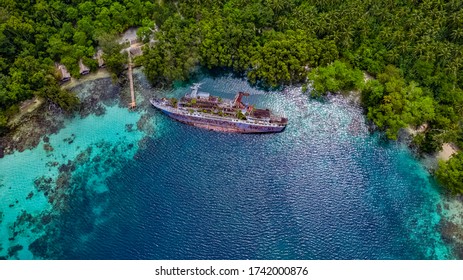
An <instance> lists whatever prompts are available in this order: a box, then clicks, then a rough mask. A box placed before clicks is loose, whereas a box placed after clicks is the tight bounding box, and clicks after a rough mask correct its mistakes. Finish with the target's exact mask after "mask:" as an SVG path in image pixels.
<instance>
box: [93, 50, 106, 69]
mask: <svg viewBox="0 0 463 280" xmlns="http://www.w3.org/2000/svg"><path fill="white" fill-rule="evenodd" d="M93 58H95V59H96V60H97V61H98V67H100V68H104V67H106V63H105V62H104V60H103V50H102V49H99V50H98V51H97V52H96V54H95V56H94V57H93Z"/></svg>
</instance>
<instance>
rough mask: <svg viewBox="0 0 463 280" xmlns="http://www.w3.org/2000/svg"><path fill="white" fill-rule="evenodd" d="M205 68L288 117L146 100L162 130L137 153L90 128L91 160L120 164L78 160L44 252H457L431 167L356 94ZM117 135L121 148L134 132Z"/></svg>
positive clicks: (356, 255)
mask: <svg viewBox="0 0 463 280" xmlns="http://www.w3.org/2000/svg"><path fill="white" fill-rule="evenodd" d="M202 81H203V82H205V84H204V90H206V91H209V92H211V93H213V94H217V95H221V96H223V97H228V98H231V97H233V93H234V91H235V90H237V89H244V90H248V91H250V92H251V94H252V96H251V97H250V99H249V100H250V102H251V103H253V104H257V105H259V106H269V107H271V108H273V109H274V110H276V111H279V112H284V113H285V114H286V115H287V116H288V118H289V121H290V124H289V125H288V127H287V129H286V130H285V131H284V132H283V133H279V134H269V135H240V134H225V133H217V132H211V131H206V130H202V129H198V128H194V127H190V126H187V125H184V124H180V123H178V122H175V121H173V120H171V119H169V118H167V117H165V116H164V115H162V114H161V113H159V112H157V111H156V110H155V109H149V110H148V111H147V113H148V114H149V115H150V116H151V118H152V122H153V125H154V127H155V130H156V132H155V133H154V134H153V135H150V136H152V137H151V138H149V139H148V140H147V142H146V147H145V148H143V149H140V150H138V151H137V152H136V154H135V157H134V158H132V157H120V154H122V152H118V151H112V152H108V149H106V150H104V149H102V150H101V151H100V150H97V149H96V146H95V144H93V143H92V142H91V141H88V144H89V146H92V147H93V149H94V150H93V151H92V152H91V156H90V159H92V158H93V159H94V158H95V157H96V156H99V158H100V157H101V158H103V159H102V160H101V161H100V162H103V161H104V160H107V161H105V163H106V164H105V165H109V166H110V168H111V169H112V170H113V173H111V174H109V175H107V176H101V175H99V174H100V173H99V171H98V170H99V168H102V167H101V166H99V167H95V164H96V163H94V161H92V160H89V161H87V162H86V163H85V164H82V165H81V166H80V167H79V168H77V170H76V171H73V180H74V181H73V182H74V183H73V184H74V190H73V192H72V196H71V197H70V199H69V201H68V202H67V203H68V207H67V208H66V210H63V211H61V212H59V214H58V215H57V216H56V219H55V221H54V222H53V223H52V225H53V229H54V231H53V232H52V233H50V232H49V233H47V234H46V235H45V236H46V238H45V239H46V240H49V241H50V242H44V244H47V245H46V246H45V245H44V246H43V247H40V250H39V252H41V254H42V257H43V255H44V256H46V257H48V258H61V259H443V258H451V257H452V256H451V255H450V253H449V250H448V248H447V246H446V245H445V244H444V243H443V241H442V239H441V236H440V233H439V231H438V223H439V219H440V217H439V214H438V213H437V210H436V205H437V204H438V203H439V200H440V194H439V192H438V188H437V186H436V185H435V184H434V182H433V180H432V178H431V177H430V176H429V174H428V173H427V172H426V171H425V169H424V168H423V167H422V166H421V164H420V163H419V162H418V161H417V160H416V159H414V157H413V156H412V155H411V153H410V152H409V151H408V150H407V148H406V147H404V146H403V145H400V144H398V143H395V142H388V141H385V140H383V139H382V137H380V135H379V134H373V135H370V134H369V133H368V132H367V129H366V126H365V124H364V119H363V116H362V112H361V110H360V109H359V108H358V107H356V106H354V105H351V104H350V103H349V102H347V101H346V100H345V99H343V98H342V97H332V98H329V99H327V100H325V101H322V102H321V101H315V100H311V99H309V98H308V97H307V96H305V95H303V94H301V93H300V89H298V88H288V89H285V90H283V91H282V92H264V91H261V90H257V89H255V88H250V87H249V86H248V85H247V83H246V82H245V81H243V80H239V79H233V78H230V77H222V78H218V79H216V80H212V79H210V78H205V79H203V80H202ZM186 90H187V89H186V88H184V87H179V88H176V89H175V90H174V91H170V92H163V93H160V92H157V93H156V94H164V95H166V96H180V95H181V94H183V93H184V92H185V91H186ZM116 113H117V112H116ZM108 114H109V115H108ZM110 114H111V112H107V113H106V116H104V117H103V118H110V117H111V115H110ZM76 131H77V132H79V130H78V129H77V130H76ZM78 138H79V135H78V134H77V137H76V139H78ZM138 140H139V138H136V141H138ZM108 141H109V140H108ZM111 141H112V142H111ZM111 141H110V142H111V145H112V146H111V145H110V146H109V147H110V148H111V147H117V149H119V150H121V148H120V147H122V146H123V147H125V146H126V145H127V144H128V143H131V142H133V143H136V141H135V140H130V139H129V140H121V141H122V142H117V141H114V140H111ZM124 141H125V142H124ZM95 149H96V150H95ZM95 177H102V178H103V179H102V180H103V181H102V182H100V183H101V184H103V185H104V186H103V187H102V188H100V189H101V190H99V191H95V190H94V188H95V187H94V184H92V183H88V182H93V180H96V179H95ZM79 182H80V183H79ZM76 186H78V187H76ZM0 191H1V189H0ZM45 247H47V249H45ZM50 251H53V254H50V253H49V252H50ZM44 252H48V253H44ZM47 254H48V255H47Z"/></svg>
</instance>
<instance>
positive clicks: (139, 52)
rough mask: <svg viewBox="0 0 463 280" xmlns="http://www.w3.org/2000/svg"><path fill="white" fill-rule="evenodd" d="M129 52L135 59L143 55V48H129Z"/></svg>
mask: <svg viewBox="0 0 463 280" xmlns="http://www.w3.org/2000/svg"><path fill="white" fill-rule="evenodd" d="M129 51H130V54H131V55H132V56H133V57H136V56H140V55H142V54H143V52H142V50H141V46H132V47H131V48H129Z"/></svg>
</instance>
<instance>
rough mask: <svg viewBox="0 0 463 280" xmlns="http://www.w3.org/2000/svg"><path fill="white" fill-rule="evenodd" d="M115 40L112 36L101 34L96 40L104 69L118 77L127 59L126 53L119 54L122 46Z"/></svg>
mask: <svg viewBox="0 0 463 280" xmlns="http://www.w3.org/2000/svg"><path fill="white" fill-rule="evenodd" d="M117 40H118V38H117V36H116V35H114V34H103V35H101V36H100V37H99V38H98V42H99V45H100V47H101V49H102V50H103V60H104V62H105V64H106V68H107V69H108V70H109V71H110V72H111V73H114V74H115V75H116V76H120V75H121V74H122V72H123V71H124V68H125V64H126V63H127V62H128V57H127V53H121V51H122V48H123V46H122V45H121V44H119V42H118V41H117Z"/></svg>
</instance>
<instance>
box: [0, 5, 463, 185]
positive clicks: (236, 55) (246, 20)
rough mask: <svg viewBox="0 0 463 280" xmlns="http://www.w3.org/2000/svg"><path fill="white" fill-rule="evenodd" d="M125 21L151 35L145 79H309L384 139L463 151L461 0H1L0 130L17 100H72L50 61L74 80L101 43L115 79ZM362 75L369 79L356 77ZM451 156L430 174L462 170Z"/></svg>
mask: <svg viewBox="0 0 463 280" xmlns="http://www.w3.org/2000/svg"><path fill="white" fill-rule="evenodd" d="M384 11H388V12H387V13H386V12H384ZM131 26H138V27H140V28H139V31H138V35H139V37H140V38H141V39H142V41H143V42H145V43H147V42H149V41H150V38H151V37H153V38H152V39H153V43H150V44H147V45H146V47H145V48H144V54H143V56H141V57H138V58H137V61H136V62H137V63H140V64H142V65H143V66H144V71H145V74H146V76H147V77H148V79H149V80H151V81H152V82H153V83H155V84H160V85H168V84H170V83H171V82H172V81H174V80H186V79H188V78H189V77H190V76H191V74H192V73H194V71H195V69H196V68H197V67H198V66H203V67H207V68H210V69H217V68H218V69H227V70H232V71H234V72H236V73H242V74H244V75H246V76H247V77H248V79H249V81H250V82H251V83H256V84H257V83H258V84H261V85H264V86H271V87H273V86H277V85H281V84H294V83H307V82H308V81H309V84H310V85H311V86H312V87H313V88H314V91H313V92H314V93H315V94H316V95H322V94H325V93H326V92H339V91H345V92H347V91H351V90H359V91H361V101H362V105H363V107H364V108H365V112H366V115H367V117H368V119H369V120H370V121H371V122H372V123H374V124H375V125H376V126H377V127H378V128H379V129H381V130H383V131H384V132H385V134H386V135H387V136H388V137H389V138H391V139H397V137H398V132H399V130H400V129H402V128H405V127H407V126H411V127H418V126H422V125H424V124H425V125H426V129H425V130H423V131H420V132H419V133H418V134H417V135H416V136H415V139H414V141H413V142H414V143H415V144H416V145H417V146H418V148H419V150H420V151H422V152H427V153H432V152H435V151H437V150H438V149H440V147H441V146H442V144H443V143H447V142H453V143H455V144H457V145H459V146H460V147H462V146H463V106H462V104H463V46H462V44H463V3H462V2H461V1H457V0H451V1H446V2H444V1H431V0H425V1H415V0H403V1H385V0H366V1H364V0H345V1H339V0H331V1H320V0H304V1H302V0H254V1H244V0H208V1H197V0H183V1H180V0H179V1H141V0H97V1H86V0H69V1H62V0H49V1H43V0H37V1H32V2H30V1H22V0H19V1H14V0H4V1H2V5H1V7H0V133H1V132H2V128H3V131H5V128H6V127H7V124H8V119H9V118H10V117H11V116H12V115H14V114H15V113H16V112H18V110H19V106H18V104H19V103H20V102H21V101H24V100H27V99H30V98H32V97H34V96H41V97H44V98H45V99H46V100H48V101H49V102H52V103H54V104H57V105H58V106H60V107H61V108H63V109H66V110H72V109H73V108H75V107H76V104H77V99H76V98H75V97H74V96H73V95H72V93H69V92H66V91H63V90H61V89H60V87H59V83H58V82H57V81H58V76H59V75H58V74H57V71H56V69H55V67H54V63H55V62H60V63H62V64H64V65H65V66H66V67H67V69H68V70H69V72H70V73H71V74H72V75H73V76H76V77H78V76H79V71H78V61H79V60H80V59H82V60H83V61H84V62H85V63H86V64H88V65H89V67H91V68H92V67H93V68H94V67H95V63H92V62H91V60H92V57H93V55H94V54H95V52H96V50H97V48H98V47H101V48H103V50H104V53H105V57H104V59H105V61H106V63H107V67H108V69H109V70H110V71H111V72H112V73H113V75H114V76H115V77H117V76H118V75H120V74H121V73H122V71H123V61H124V60H125V57H124V56H123V55H122V54H121V53H120V50H121V48H122V47H121V46H120V45H119V44H117V43H116V40H115V38H116V36H117V35H118V34H120V33H121V32H122V31H124V30H125V29H127V28H128V27H131ZM154 30H156V31H157V32H155V33H154V35H153V32H154ZM363 72H366V73H367V74H368V75H371V76H372V77H373V79H369V80H367V81H365V80H364V79H363ZM307 87H308V86H307V85H306V86H305V88H307ZM459 157H461V156H458V157H457V156H455V157H454V159H452V160H451V161H449V163H448V166H447V165H444V164H441V165H440V169H439V170H440V171H439V170H438V172H437V174H440V173H442V172H443V171H442V170H453V169H456V170H460V171H462V169H461V168H462V166H461V165H458V164H456V163H455V162H458V160H459ZM450 166H451V168H453V169H451V168H450ZM459 168H460V169H459ZM439 172H440V173H439ZM449 174H450V175H448V176H452V178H453V179H455V178H459V177H456V176H457V175H456V173H455V172H450V173H449ZM438 177H440V178H441V182H442V183H443V184H445V185H449V184H450V183H449V182H452V180H450V178H447V179H443V178H444V177H442V176H439V175H438ZM451 188H453V187H451Z"/></svg>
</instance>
